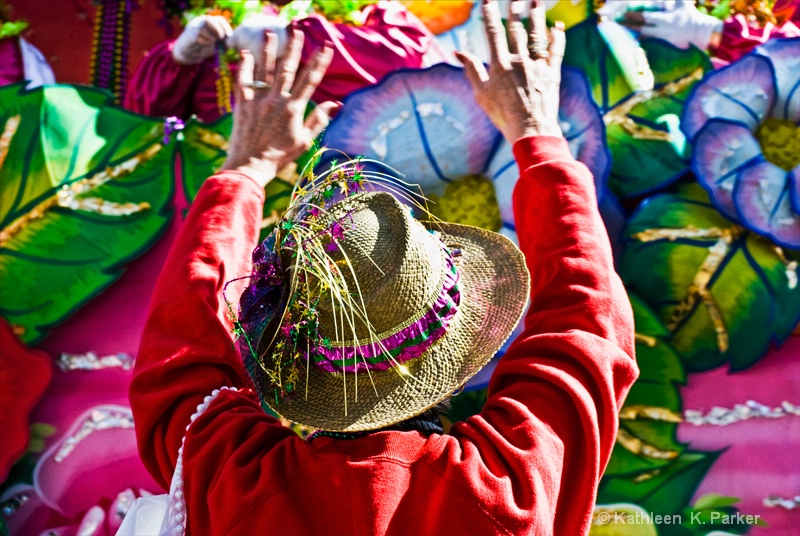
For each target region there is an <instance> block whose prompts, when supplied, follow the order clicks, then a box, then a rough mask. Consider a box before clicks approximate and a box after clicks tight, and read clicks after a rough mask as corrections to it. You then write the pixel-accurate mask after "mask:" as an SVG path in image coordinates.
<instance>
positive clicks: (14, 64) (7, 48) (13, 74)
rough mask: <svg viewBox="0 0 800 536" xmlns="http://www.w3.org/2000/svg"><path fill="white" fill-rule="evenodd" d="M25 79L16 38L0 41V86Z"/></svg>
mask: <svg viewBox="0 0 800 536" xmlns="http://www.w3.org/2000/svg"><path fill="white" fill-rule="evenodd" d="M24 79H25V69H24V67H23V65H22V54H20V51H19V47H18V46H17V38H16V37H6V38H5V39H0V86H6V85H8V84H13V83H14V82H19V81H20V80H24Z"/></svg>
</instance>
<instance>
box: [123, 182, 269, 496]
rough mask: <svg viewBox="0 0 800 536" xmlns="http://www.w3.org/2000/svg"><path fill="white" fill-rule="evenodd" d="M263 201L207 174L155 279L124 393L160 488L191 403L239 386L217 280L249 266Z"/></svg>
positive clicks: (245, 186) (238, 365)
mask: <svg viewBox="0 0 800 536" xmlns="http://www.w3.org/2000/svg"><path fill="white" fill-rule="evenodd" d="M263 204H264V190H263V189H262V188H260V187H259V186H258V185H257V184H256V183H255V182H254V181H253V180H252V179H250V178H248V177H247V176H246V175H243V174H241V173H237V172H233V171H222V172H220V173H218V174H217V175H214V176H213V177H211V178H209V179H208V180H207V181H206V182H205V184H203V187H202V188H201V189H200V192H199V193H198V195H197V198H196V199H195V201H194V203H193V204H192V207H191V210H190V211H189V214H188V216H187V218H186V221H185V222H184V223H183V226H182V229H181V232H180V234H179V236H178V238H177V239H176V241H175V243H174V245H173V246H172V250H171V251H170V254H169V257H168V258H167V261H166V263H165V265H164V269H163V271H162V272H161V275H160V276H159V279H158V282H157V283H156V287H155V291H154V294H153V298H152V301H151V304H150V312H149V315H148V318H147V322H146V324H145V328H144V332H143V335H142V341H141V345H140V348H139V353H138V355H137V357H136V365H135V367H134V371H133V381H132V383H131V389H130V399H131V408H132V409H133V415H134V420H135V422H136V437H137V440H138V443H139V453H140V454H141V457H142V460H143V461H144V463H145V466H146V467H147V468H148V470H149V471H150V473H151V474H152V475H153V477H154V478H155V479H156V481H157V482H159V483H160V484H161V485H162V486H163V487H164V488H165V489H166V488H168V482H169V481H170V479H171V478H172V474H173V472H174V468H175V461H176V458H177V455H178V448H179V447H180V444H181V439H182V438H183V435H184V433H185V430H186V426H187V425H188V424H189V417H190V416H191V415H192V413H194V411H195V409H196V406H197V405H198V404H199V403H201V402H202V401H203V398H204V397H205V396H207V395H209V394H210V393H211V392H212V391H213V390H214V389H219V388H220V387H223V386H230V387H244V386H245V385H246V380H245V377H246V375H245V371H244V367H243V366H242V362H241V358H240V356H239V354H238V352H237V351H236V349H235V347H234V344H233V340H232V337H231V332H230V329H231V323H230V320H229V319H228V313H227V307H226V305H225V303H224V301H223V299H222V287H223V286H224V285H225V283H226V282H227V281H229V280H231V279H234V278H237V277H241V276H244V275H247V274H249V273H250V270H251V265H250V258H251V255H252V251H253V249H254V248H255V246H256V245H257V243H258V234H259V227H260V223H261V211H262V207H263ZM245 284H246V283H245V282H241V284H239V285H231V286H230V287H228V290H227V291H226V294H227V297H228V299H229V300H231V301H232V302H233V303H238V299H239V295H240V293H241V292H242V290H243V288H244V285H245ZM254 404H255V403H254ZM256 407H257V404H256ZM262 415H263V417H264V418H268V417H267V416H266V415H264V414H263V412H262ZM273 420H274V419H273ZM275 422H276V423H277V421H275Z"/></svg>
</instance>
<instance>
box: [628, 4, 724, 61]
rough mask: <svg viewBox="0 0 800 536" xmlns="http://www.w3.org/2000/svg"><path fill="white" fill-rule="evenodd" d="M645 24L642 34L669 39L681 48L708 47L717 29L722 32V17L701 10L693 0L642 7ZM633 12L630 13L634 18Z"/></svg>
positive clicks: (703, 48)
mask: <svg viewBox="0 0 800 536" xmlns="http://www.w3.org/2000/svg"><path fill="white" fill-rule="evenodd" d="M640 13H641V17H642V19H643V21H644V25H643V26H641V27H639V28H638V30H639V33H640V35H641V36H642V37H657V38H659V39H664V40H665V41H669V42H670V43H672V44H673V45H675V46H676V47H678V48H689V45H695V46H696V47H697V48H699V49H701V50H705V49H707V48H708V46H709V45H710V44H711V39H712V38H713V37H714V34H715V33H721V32H722V24H723V23H722V21H721V20H719V19H718V18H716V17H712V16H711V15H706V14H704V13H700V11H698V10H697V7H696V6H695V5H694V1H692V0H677V1H676V2H675V6H674V7H673V8H672V9H669V10H667V11H641V12H640ZM631 14H632V12H628V13H626V15H625V17H626V19H630V15H631Z"/></svg>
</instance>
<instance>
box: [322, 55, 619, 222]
mask: <svg viewBox="0 0 800 536" xmlns="http://www.w3.org/2000/svg"><path fill="white" fill-rule="evenodd" d="M559 122H560V124H561V128H562V130H563V132H564V135H565V137H566V138H567V140H568V141H569V145H570V149H571V152H572V154H573V155H574V156H575V157H576V158H577V159H578V160H580V161H581V162H583V163H585V164H586V165H587V166H588V167H589V169H590V170H591V171H592V173H593V174H594V176H595V183H596V185H597V186H598V191H600V192H602V187H603V185H604V184H605V180H606V178H607V176H608V173H609V168H610V164H611V161H610V156H609V153H608V149H607V147H606V142H605V127H604V124H603V120H602V118H601V116H600V112H599V110H598V108H597V106H596V105H595V104H594V102H593V101H592V99H591V94H590V90H589V85H588V83H587V81H586V79H585V77H584V76H583V75H582V73H580V71H577V70H574V69H564V72H563V75H562V86H561V109H560V111H559ZM322 144H323V145H324V146H326V147H328V148H331V149H338V150H341V151H343V152H344V153H347V154H348V155H350V156H357V155H364V156H365V157H367V158H372V159H375V160H379V161H381V162H384V163H386V164H387V165H388V166H390V167H391V168H394V169H395V170H397V171H399V172H400V173H401V174H403V175H404V177H403V180H405V181H408V182H411V183H414V184H418V185H419V186H420V187H421V189H422V191H423V193H424V194H425V195H426V196H427V197H429V198H432V199H433V200H435V201H437V205H435V206H433V210H434V212H437V209H436V206H438V207H440V208H441V207H444V209H445V213H437V215H439V216H440V217H443V219H449V220H450V221H458V222H461V223H472V224H476V225H481V226H484V227H487V228H491V229H493V230H499V231H500V232H501V233H503V234H505V235H507V236H510V237H512V238H516V237H515V235H516V233H515V229H514V218H513V211H512V207H511V195H512V192H513V189H514V185H515V184H516V181H517V179H518V178H519V170H518V169H517V166H516V162H515V161H514V157H513V154H512V151H511V146H510V145H509V144H508V143H507V142H505V141H504V140H503V137H502V135H501V134H500V132H499V131H498V130H497V129H496V128H495V127H494V125H492V123H491V121H490V120H489V118H488V117H487V116H486V115H485V114H484V113H483V111H482V110H481V108H480V107H479V106H478V105H477V103H476V102H475V99H474V97H473V94H472V89H471V88H470V86H469V83H468V82H467V80H466V78H465V76H464V71H463V69H461V68H458V67H454V66H452V65H447V64H439V65H435V66H433V67H430V68H428V69H423V70H402V71H397V72H395V73H392V74H391V75H390V76H388V77H387V78H385V79H384V80H383V81H382V82H381V83H380V84H378V85H377V86H373V87H370V88H365V89H363V90H360V91H357V92H355V93H353V94H351V95H349V96H348V97H347V98H346V100H345V106H344V109H343V110H342V112H341V113H340V114H339V115H338V116H337V117H336V119H335V120H334V121H333V122H332V123H331V124H330V126H329V127H328V129H327V131H326V133H325V135H324V137H323V139H322ZM492 212H494V214H497V217H496V225H495V224H493V223H491V222H492V219H491V218H490V217H489V216H490V215H491V213H492ZM465 217H466V219H465Z"/></svg>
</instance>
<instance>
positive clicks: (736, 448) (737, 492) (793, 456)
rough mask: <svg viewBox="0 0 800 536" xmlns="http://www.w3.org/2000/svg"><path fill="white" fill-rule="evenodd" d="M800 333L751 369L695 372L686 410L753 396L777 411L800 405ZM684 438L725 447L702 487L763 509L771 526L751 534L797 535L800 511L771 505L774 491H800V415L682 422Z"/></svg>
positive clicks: (700, 445)
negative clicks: (766, 501)
mask: <svg viewBox="0 0 800 536" xmlns="http://www.w3.org/2000/svg"><path fill="white" fill-rule="evenodd" d="M798 355H800V337H796V336H795V337H789V338H788V339H787V340H786V342H785V343H784V344H783V346H782V347H781V348H779V349H772V350H770V352H769V353H768V354H767V355H766V356H764V358H763V359H761V360H760V361H758V362H757V363H756V364H755V365H753V366H752V367H750V368H748V369H746V370H742V371H739V372H736V373H735V374H731V373H730V372H728V370H727V369H726V367H719V368H716V369H713V370H709V371H707V372H700V373H696V374H691V375H689V378H688V383H687V385H686V387H683V388H681V398H682V399H683V407H684V408H685V409H689V410H696V411H700V412H702V413H703V414H707V413H708V412H709V411H711V410H712V409H713V408H714V407H717V406H718V407H722V408H733V407H735V406H736V404H745V403H746V402H747V401H748V400H754V401H756V402H758V403H760V404H764V405H766V406H769V407H770V408H776V407H780V405H781V403H783V401H784V400H786V401H789V402H792V403H793V404H797V403H798V393H800V360H798V359H797V356H798ZM678 439H679V440H680V441H682V442H687V443H689V444H690V445H691V446H692V448H693V449H695V450H701V451H723V452H721V454H720V457H719V458H718V460H717V461H716V462H715V463H714V465H712V466H711V469H710V470H709V471H708V473H707V474H706V477H705V478H704V479H703V481H702V482H701V483H700V486H699V488H698V489H697V491H696V492H695V495H694V497H695V499H697V498H698V497H701V496H702V495H704V494H706V493H722V494H723V495H727V496H732V497H739V498H741V499H742V502H741V503H740V504H737V505H736V506H737V508H739V509H740V511H741V512H742V513H745V514H759V515H760V516H761V518H762V519H763V520H765V521H766V522H767V524H768V525H769V528H766V529H759V528H758V527H755V528H754V529H753V530H752V531H751V534H753V535H754V536H757V535H763V536H770V535H781V536H788V535H795V536H796V535H797V534H798V533H800V531H798V527H800V509H797V508H795V509H794V510H787V509H785V508H768V507H766V506H764V503H763V501H764V499H765V498H767V497H769V496H779V497H784V498H790V497H793V496H795V495H797V493H798V490H800V471H798V470H797V452H798V451H800V416H786V417H782V418H777V419H767V418H760V419H759V418H756V419H751V420H748V421H744V422H738V423H734V424H730V425H728V426H713V425H703V426H695V425H692V424H689V423H688V422H685V423H682V424H680V425H679V426H678Z"/></svg>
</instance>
